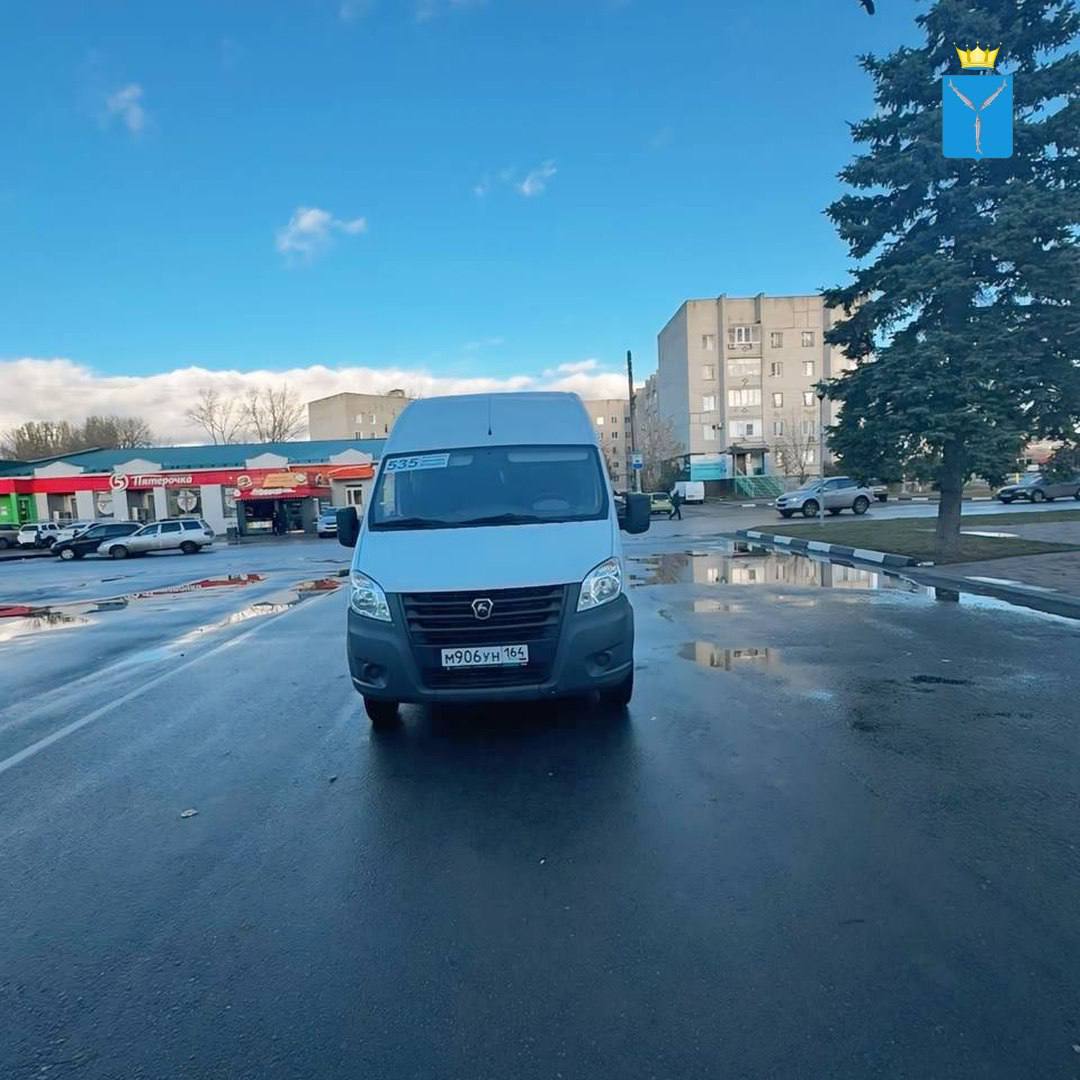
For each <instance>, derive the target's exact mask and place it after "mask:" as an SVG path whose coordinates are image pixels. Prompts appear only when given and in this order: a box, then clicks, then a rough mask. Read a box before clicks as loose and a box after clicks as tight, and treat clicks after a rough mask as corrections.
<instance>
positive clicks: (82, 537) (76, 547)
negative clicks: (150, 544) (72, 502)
mask: <svg viewBox="0 0 1080 1080" xmlns="http://www.w3.org/2000/svg"><path fill="white" fill-rule="evenodd" d="M141 528H142V526H141V525H140V524H139V523H138V522H137V521H99V522H98V523H97V524H96V525H91V526H90V527H89V528H88V529H85V530H83V531H82V532H80V533H79V534H78V536H74V537H72V538H71V539H70V540H57V541H56V543H55V544H53V546H52V553H53V554H54V555H58V556H59V557H60V558H61V559H81V558H82V557H83V556H84V555H93V554H94V553H95V552H97V551H99V550H100V547H101V545H102V543H104V542H105V541H107V540H118V539H119V538H120V537H121V536H131V535H132V534H133V533H137V532H138V531H139V530H140V529H141Z"/></svg>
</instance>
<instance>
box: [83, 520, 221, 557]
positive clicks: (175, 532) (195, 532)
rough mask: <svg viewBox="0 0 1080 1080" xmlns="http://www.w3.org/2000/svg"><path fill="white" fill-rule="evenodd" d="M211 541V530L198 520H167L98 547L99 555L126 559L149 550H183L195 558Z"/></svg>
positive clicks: (146, 526)
mask: <svg viewBox="0 0 1080 1080" xmlns="http://www.w3.org/2000/svg"><path fill="white" fill-rule="evenodd" d="M213 542H214V530H213V529H211V528H210V526H209V525H207V523H206V522H205V521H202V520H200V519H199V518H167V519H166V520H165V521H155V522H152V523H151V524H150V525H144V526H143V527H142V528H141V529H139V530H138V531H137V532H133V533H132V534H131V535H130V536H120V537H117V538H116V539H111V540H104V541H103V542H102V543H101V544H100V545H99V546H98V554H99V555H108V556H109V557H110V558H112V559H126V558H127V557H128V556H129V555H146V554H148V553H149V552H151V551H182V552H183V553H184V554H185V555H194V554H195V553H196V552H198V551H201V550H202V549H203V548H204V547H209V546H210V544H212V543H213Z"/></svg>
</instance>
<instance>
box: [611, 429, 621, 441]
mask: <svg viewBox="0 0 1080 1080" xmlns="http://www.w3.org/2000/svg"><path fill="white" fill-rule="evenodd" d="M611 437H612V438H613V439H617V438H618V437H619V433H618V432H617V431H613V432H612V433H611Z"/></svg>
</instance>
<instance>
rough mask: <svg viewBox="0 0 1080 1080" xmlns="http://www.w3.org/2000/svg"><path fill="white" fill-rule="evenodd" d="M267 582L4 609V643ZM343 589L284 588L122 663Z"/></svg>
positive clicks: (206, 582)
mask: <svg viewBox="0 0 1080 1080" xmlns="http://www.w3.org/2000/svg"><path fill="white" fill-rule="evenodd" d="M265 580H266V579H265V577H264V576H263V575H262V574H244V575H240V576H237V577H229V578H206V579H203V580H202V581H194V582H190V583H189V584H187V585H177V586H173V587H171V588H166V589H150V590H145V591H143V592H137V593H131V594H130V595H128V596H110V597H105V598H104V599H101V600H80V601H78V602H76V603H72V604H56V605H53V606H51V607H37V608H34V607H29V606H26V605H7V606H2V605H0V641H10V640H12V639H14V638H17V637H27V636H30V635H33V634H40V633H44V632H46V631H49V630H58V629H64V628H67V627H76V626H88V625H90V624H91V623H93V622H95V621H96V620H94V619H92V618H90V617H89V616H91V615H96V614H98V613H101V612H111V611H122V610H124V609H126V608H128V607H130V606H132V605H133V604H138V603H141V602H144V601H148V600H154V599H158V600H160V599H169V598H170V597H180V596H186V595H192V594H196V593H201V592H203V591H204V590H206V589H216V588H227V587H230V586H243V585H251V584H254V583H256V582H260V581H265ZM340 587H341V581H340V580H339V579H337V578H311V579H309V580H306V581H301V582H298V583H297V584H296V585H294V586H292V588H289V589H283V590H282V591H281V592H278V593H274V594H272V595H270V596H265V597H263V598H262V599H260V600H257V601H256V602H255V603H253V604H249V605H248V606H247V607H244V608H241V609H240V610H239V611H233V612H230V613H229V614H228V615H226V616H224V617H223V618H221V619H219V620H217V621H215V622H212V623H207V624H205V625H203V626H198V627H196V628H195V629H193V630H189V631H188V632H187V633H186V634H184V635H183V636H182V637H180V638H177V639H176V640H175V641H173V642H171V643H170V644H169V645H168V646H161V647H160V648H151V649H143V650H142V651H140V652H137V653H132V654H131V655H130V656H129V657H127V659H126V660H124V661H122V662H123V663H146V662H147V661H151V660H160V659H163V658H165V657H167V656H171V655H173V654H174V653H175V651H176V650H177V649H178V648H180V649H182V648H183V647H184V646H185V645H187V644H190V643H191V642H192V641H194V640H196V639H197V638H200V637H202V636H203V635H204V634H207V633H213V632H214V631H216V630H221V629H224V628H225V627H228V626H235V625H236V624H237V623H242V622H247V621H248V620H249V619H256V618H260V617H261V616H265V615H276V614H278V613H279V612H282V611H285V610H287V609H288V608H291V607H295V606H296V605H297V604H299V603H300V602H301V601H302V600H306V599H308V597H311V596H320V595H323V594H325V593H328V592H334V591H335V590H336V589H339V588H340Z"/></svg>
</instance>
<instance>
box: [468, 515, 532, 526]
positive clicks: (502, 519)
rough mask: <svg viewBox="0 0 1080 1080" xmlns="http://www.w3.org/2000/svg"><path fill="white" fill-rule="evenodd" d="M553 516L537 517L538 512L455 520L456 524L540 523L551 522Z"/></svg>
mask: <svg viewBox="0 0 1080 1080" xmlns="http://www.w3.org/2000/svg"><path fill="white" fill-rule="evenodd" d="M550 521H551V518H545V517H537V516H536V514H492V515H491V516H490V517H478V518H469V519H468V521H455V522H454V524H455V525H540V524H543V523H544V522H550Z"/></svg>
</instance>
